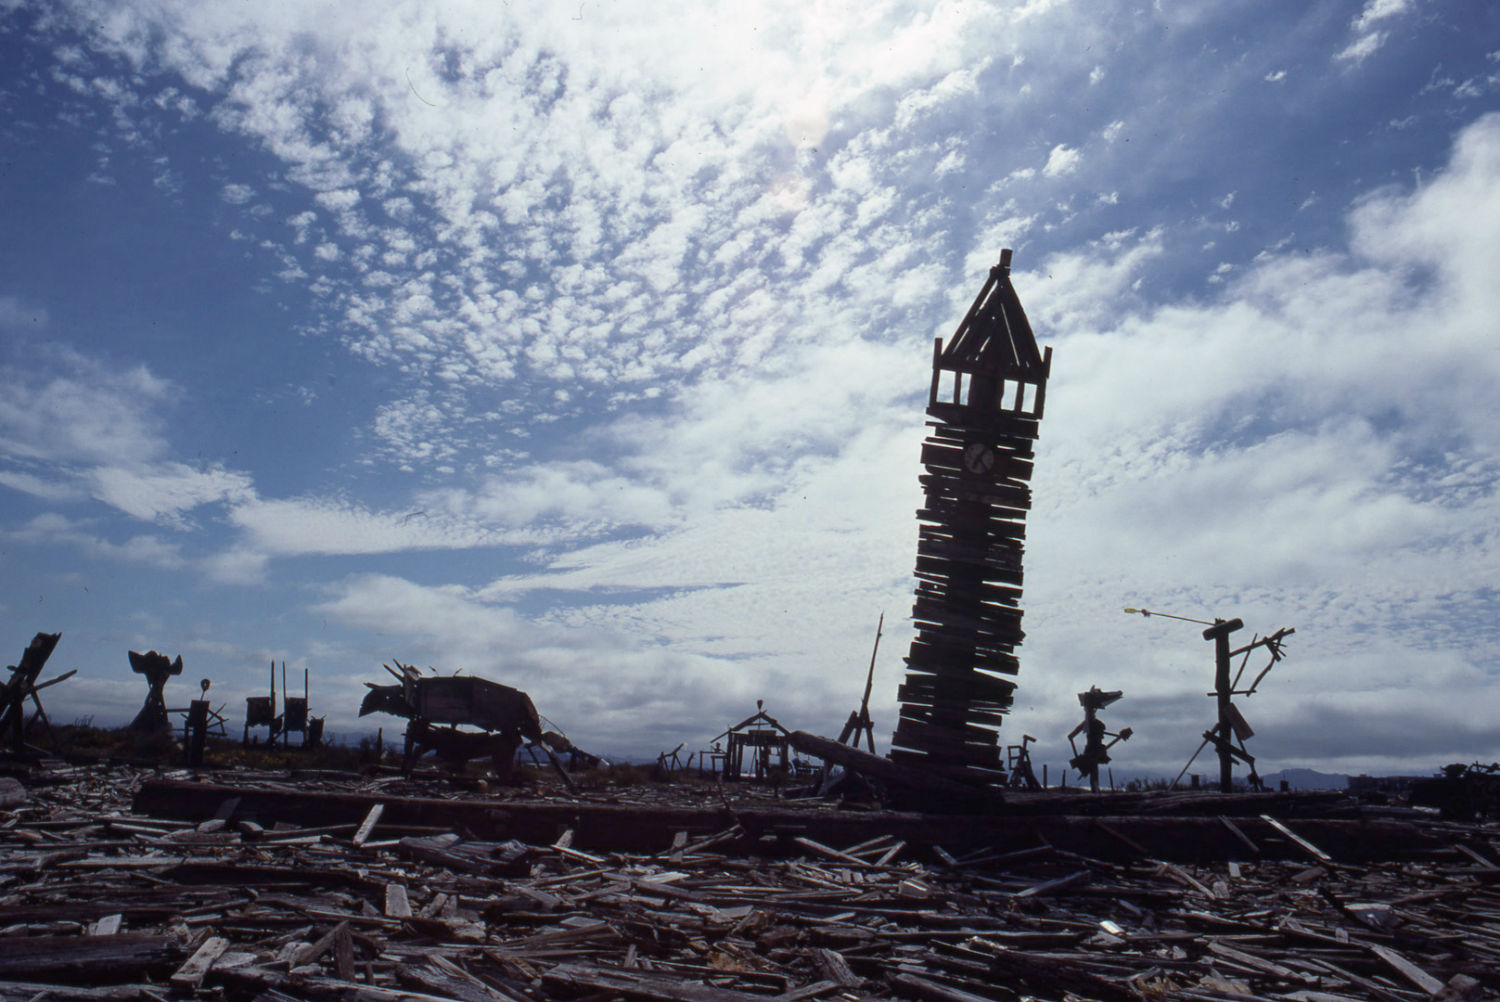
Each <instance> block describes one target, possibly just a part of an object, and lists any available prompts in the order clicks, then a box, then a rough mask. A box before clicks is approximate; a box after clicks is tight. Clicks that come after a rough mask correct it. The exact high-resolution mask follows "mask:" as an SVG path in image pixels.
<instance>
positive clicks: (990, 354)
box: [890, 250, 1052, 784]
mask: <svg viewBox="0 0 1500 1002" xmlns="http://www.w3.org/2000/svg"><path fill="white" fill-rule="evenodd" d="M1010 258H1011V252H1010V251H1009V250H1005V251H1003V252H1001V255H1000V263H999V264H998V265H996V266H995V267H993V268H991V269H990V274H989V278H988V280H987V281H986V282H985V284H984V288H983V289H981V290H980V292H979V295H978V296H977V297H976V298H975V300H974V303H973V305H972V306H970V307H969V312H968V314H967V315H966V316H965V317H964V319H963V321H962V322H961V323H960V324H959V325H958V329H957V330H956V331H954V333H953V336H952V337H951V338H949V339H948V343H947V344H946V345H944V343H943V340H942V339H941V338H938V339H937V342H936V344H935V345H934V347H933V359H932V388H931V392H930V394H929V397H928V404H927V416H928V418H929V421H928V426H929V427H930V428H931V432H930V433H929V435H928V437H927V440H926V441H925V442H924V443H923V444H922V465H923V466H924V467H925V472H924V473H923V474H922V476H921V478H920V480H921V483H922V487H923V490H924V492H925V498H926V503H925V504H924V506H923V508H922V509H921V510H920V511H918V512H917V517H918V519H919V520H920V521H921V527H920V533H919V539H918V543H917V565H916V578H917V587H916V603H915V604H914V605H913V607H912V615H913V617H914V619H915V620H916V628H917V633H916V636H915V638H914V639H913V640H912V644H911V649H910V652H909V653H908V655H907V657H906V666H907V674H906V681H905V684H904V685H902V686H901V689H900V692H899V694H898V695H899V699H900V700H901V720H900V723H899V725H898V726H897V728H896V733H895V735H894V736H893V738H892V742H891V743H892V748H891V753H890V754H891V758H892V759H893V760H895V761H898V762H903V763H905V764H910V765H920V766H924V767H928V768H931V769H934V770H936V771H938V772H942V773H944V774H947V775H950V776H953V777H954V778H961V779H967V780H970V781H975V782H979V783H984V784H989V783H996V782H1000V781H1003V779H1004V771H1003V766H1002V762H1003V759H1002V757H1001V749H1000V747H999V744H998V733H997V732H996V730H995V728H997V727H999V725H1000V723H1001V721H1002V719H1003V715H1004V714H1005V712H1006V711H1007V710H1008V709H1009V708H1010V705H1011V701H1012V692H1013V690H1014V689H1015V682H1013V681H1012V680H1011V678H1010V676H1013V675H1015V674H1016V671H1017V669H1018V667H1019V663H1018V661H1017V659H1016V655H1015V648H1016V645H1018V644H1019V643H1020V642H1021V639H1022V637H1023V636H1024V634H1023V632H1022V630H1021V606H1020V599H1021V556H1022V549H1023V546H1022V540H1023V539H1024V538H1025V535H1026V526H1025V519H1026V512H1027V511H1028V510H1029V509H1030V508H1031V491H1030V488H1029V487H1028V486H1027V481H1028V480H1029V479H1030V477H1031V470H1032V458H1033V454H1032V443H1033V442H1034V441H1035V440H1036V437H1037V430H1038V423H1039V422H1040V420H1041V417H1042V409H1043V406H1044V404H1045V402H1046V391H1047V375H1048V372H1049V370H1050V368H1051V364H1052V349H1051V348H1048V349H1046V351H1045V352H1043V351H1040V350H1039V349H1038V348H1037V343H1036V338H1035V336H1034V335H1033V334H1032V331H1031V324H1030V322H1029V321H1028V320H1027V319H1026V311H1025V310H1023V309H1022V308H1021V301H1020V299H1019V298H1017V296H1016V291H1015V288H1014V287H1013V286H1012V285H1011V281H1010Z"/></svg>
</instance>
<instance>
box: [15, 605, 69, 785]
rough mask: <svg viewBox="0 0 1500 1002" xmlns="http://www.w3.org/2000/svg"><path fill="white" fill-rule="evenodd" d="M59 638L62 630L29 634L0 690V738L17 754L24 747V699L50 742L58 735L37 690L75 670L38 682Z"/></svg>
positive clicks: (66, 677) (54, 746)
mask: <svg viewBox="0 0 1500 1002" xmlns="http://www.w3.org/2000/svg"><path fill="white" fill-rule="evenodd" d="M61 639H62V634H61V633H38V634H37V635H36V636H35V637H33V638H32V641H31V644H30V645H29V646H28V647H27V648H26V651H25V653H23V654H22V655H21V663H20V664H19V665H10V666H9V670H10V678H9V679H8V680H6V683H5V688H4V691H3V693H0V741H3V742H5V743H7V744H8V745H9V746H10V749H11V751H12V752H13V753H14V754H16V755H22V754H24V753H25V751H26V724H27V721H26V703H27V702H28V701H30V702H31V703H32V704H33V705H34V706H35V707H36V713H35V715H34V716H33V717H32V720H33V721H35V720H40V721H41V722H42V723H43V725H45V726H46V728H47V735H48V737H50V738H51V739H52V746H53V748H57V735H56V734H55V733H54V732H53V730H52V721H50V720H48V719H47V711H46V710H45V709H43V708H42V700H41V697H40V696H38V695H37V693H39V692H41V691H42V690H43V689H45V688H47V686H49V685H56V684H57V683H59V682H61V681H63V680H64V679H68V678H72V677H73V676H74V675H75V674H77V669H76V668H75V669H72V670H70V671H67V672H64V673H63V674H61V675H58V676H57V677H56V678H49V679H48V680H47V681H45V682H40V683H39V682H37V678H38V677H39V676H40V675H41V674H42V669H43V668H44V667H45V666H46V664H47V659H48V658H49V657H51V656H52V651H53V649H55V648H56V647H57V642H58V641H59V640H61Z"/></svg>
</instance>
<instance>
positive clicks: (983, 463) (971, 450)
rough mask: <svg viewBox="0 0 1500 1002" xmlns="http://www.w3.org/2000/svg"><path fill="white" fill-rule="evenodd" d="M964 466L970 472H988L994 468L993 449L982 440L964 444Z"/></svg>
mask: <svg viewBox="0 0 1500 1002" xmlns="http://www.w3.org/2000/svg"><path fill="white" fill-rule="evenodd" d="M964 468H965V469H966V470H968V471H969V472H970V473H989V472H990V471H991V470H993V469H994V468H995V450H994V449H991V448H990V447H989V446H987V445H985V444H984V443H983V442H970V443H969V444H968V445H966V446H964Z"/></svg>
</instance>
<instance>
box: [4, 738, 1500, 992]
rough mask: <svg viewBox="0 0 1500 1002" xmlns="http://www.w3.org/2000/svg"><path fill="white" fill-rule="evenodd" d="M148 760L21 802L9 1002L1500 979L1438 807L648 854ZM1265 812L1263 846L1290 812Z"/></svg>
mask: <svg viewBox="0 0 1500 1002" xmlns="http://www.w3.org/2000/svg"><path fill="white" fill-rule="evenodd" d="M138 780H139V777H138V776H136V775H134V774H132V773H130V772H128V771H119V770H117V771H114V772H106V771H104V770H102V769H87V770H85V769H67V768H62V769H54V770H53V771H52V772H51V773H50V774H41V775H34V776H31V777H28V779H27V782H26V784H25V786H26V790H25V793H24V796H21V797H16V796H12V797H11V798H10V799H9V803H8V804H7V806H6V807H4V808H3V809H0V924H3V927H0V1002H10V1000H23V999H26V1000H30V999H49V1000H67V999H102V998H110V999H120V998H124V999H142V1000H144V999H161V998H165V997H167V996H168V995H169V994H170V995H173V996H176V997H179V998H188V997H201V998H215V999H222V1000H228V1002H239V1000H252V999H254V1000H266V1002H273V1000H279V1002H285V1000H288V999H291V1000H296V999H309V1000H333V999H341V1000H343V999H350V1000H352V999H360V1000H391V1002H394V1000H399V999H410V1000H419V999H460V1000H493V1002H551V1000H574V999H584V1000H589V1002H607V1000H611V999H622V1000H624V999H629V1000H637V1002H639V1000H645V1002H758V1000H759V1002H797V1000H804V999H808V1000H820V1002H836V1000H845V1002H854V1000H861V999H895V998H901V999H911V1000H921V1002H1019V1000H1023V999H1043V1000H1056V1002H1062V1000H1064V999H1093V1000H1100V1002H1116V1000H1127V999H1143V1000H1153V999H1156V1000H1185V1002H1186V1000H1191V1002H1227V1000H1256V999H1278V1000H1289V1002H1342V1000H1348V999H1372V1000H1380V1002H1419V1000H1423V999H1428V998H1439V999H1443V1000H1445V1002H1450V1000H1458V999H1463V1000H1478V999H1482V998H1492V997H1494V992H1495V990H1496V988H1497V987H1500V974H1497V971H1500V869H1497V865H1496V863H1497V860H1500V852H1497V846H1496V841H1495V832H1494V829H1493V828H1482V827H1478V826H1472V825H1471V826H1461V825H1452V824H1444V823H1440V822H1436V821H1430V820H1419V821H1414V822H1412V824H1413V825H1416V826H1418V827H1420V828H1421V830H1422V832H1423V834H1424V835H1425V839H1423V840H1418V842H1419V843H1420V844H1421V845H1422V846H1424V847H1425V848H1422V849H1420V850H1412V851H1400V847H1394V846H1393V847H1392V849H1393V851H1392V852H1391V853H1388V854H1387V856H1388V858H1389V859H1390V861H1386V862H1374V863H1365V864H1360V865H1356V864H1354V863H1351V862H1347V861H1346V859H1345V858H1341V856H1340V854H1339V853H1338V852H1336V851H1335V852H1330V851H1329V849H1330V848H1331V847H1332V844H1331V843H1330V844H1329V845H1327V846H1319V845H1315V844H1314V843H1313V842H1312V840H1311V839H1308V838H1307V837H1306V835H1305V834H1303V833H1304V832H1305V831H1308V830H1312V829H1313V827H1314V826H1313V825H1312V824H1311V823H1310V822H1307V821H1302V820H1294V821H1292V822H1290V823H1288V822H1287V821H1285V820H1282V819H1275V820H1277V821H1278V824H1280V826H1281V827H1282V828H1283V829H1285V831H1286V833H1287V834H1286V836H1280V837H1284V838H1287V839H1290V838H1291V837H1292V836H1295V837H1296V839H1297V842H1290V841H1289V842H1287V843H1286V844H1287V845H1288V846H1289V847H1290V848H1291V849H1293V850H1294V851H1295V853H1296V855H1297V856H1300V858H1295V857H1294V858H1288V859H1282V860H1271V859H1268V858H1265V856H1264V855H1262V854H1261V853H1260V852H1259V851H1258V850H1257V851H1252V850H1251V849H1248V848H1245V847H1244V845H1243V843H1241V842H1239V841H1238V840H1231V842H1230V843H1229V844H1232V845H1234V846H1236V847H1238V848H1240V849H1242V850H1243V851H1240V852H1237V853H1236V856H1235V857H1234V858H1233V859H1229V860H1221V861H1217V862H1214V863H1211V864H1203V865H1198V864H1189V863H1173V862H1169V861H1166V860H1161V859H1156V858H1151V857H1148V856H1146V855H1144V854H1140V853H1136V852H1134V850H1131V849H1130V848H1129V846H1128V845H1126V844H1125V843H1123V842H1121V841H1119V840H1118V839H1116V838H1114V837H1112V835H1111V834H1110V833H1108V832H1101V833H1100V835H1099V837H1100V838H1102V839H1104V840H1107V844H1111V845H1113V846H1114V847H1115V848H1116V849H1118V850H1119V852H1118V854H1117V855H1115V856H1113V857H1111V858H1101V857H1099V856H1093V855H1088V854H1083V853H1078V852H1073V851H1068V850H1064V849H1061V848H1057V847H1055V846H1054V845H1052V844H1050V843H1046V842H1041V841H1037V842H1036V843H1035V844H1032V845H1027V846H1021V847H1017V846H1014V845H1011V844H1005V845H992V846H986V847H982V848H979V849H976V850H973V851H958V850H954V851H950V850H949V849H948V848H945V847H944V846H942V845H939V844H927V845H918V844H912V843H909V842H906V841H903V840H901V839H899V838H896V837H894V836H892V835H890V834H888V833H885V832H882V831H881V824H880V819H881V817H882V812H870V816H869V820H868V824H867V826H866V835H865V837H863V838H860V839H859V840H857V841H847V842H844V843H840V844H829V843H827V842H825V841H821V840H819V839H815V838H810V837H807V836H805V835H800V834H796V833H794V832H788V833H787V834H786V837H784V838H777V839H774V840H773V839H772V838H771V837H770V836H761V837H759V838H757V839H753V840H749V844H747V840H746V839H745V838H744V837H743V835H744V833H743V832H742V831H741V830H739V829H738V828H737V826H736V825H735V824H734V823H733V822H732V821H731V822H730V823H729V824H728V825H727V826H726V827H725V829H724V830H721V831H717V832H701V833H696V832H685V831H671V830H670V829H664V830H663V831H662V833H661V839H660V843H661V844H660V849H659V851H658V852H655V853H624V852H617V851H610V850H608V849H604V848H600V847H597V846H591V847H590V849H589V850H588V851H584V850H581V849H577V848H574V845H573V842H574V838H573V830H572V829H571V828H564V829H563V830H561V831H558V832H556V833H555V834H554V835H553V836H552V837H551V838H550V840H548V841H543V842H536V843H526V842H521V841H518V840H515V839H508V840H493V839H491V840H486V839H480V838H476V837H474V835H473V832H469V831H467V830H451V831H450V830H441V826H431V827H427V828H422V827H418V826H414V825H411V824H407V823H404V822H403V823H400V824H396V823H392V822H389V821H387V820H385V819H388V818H390V817H391V816H392V811H391V809H390V807H391V806H393V805H394V804H395V802H396V798H397V794H396V791H395V790H394V789H393V788H392V787H391V786H390V785H388V784H381V783H380V782H379V781H372V780H364V779H361V778H359V777H352V776H351V777H347V778H345V779H342V780H339V779H335V778H326V777H325V778H322V779H319V780H313V781H307V780H303V781H300V783H298V784H296V785H300V786H302V787H308V786H311V787H313V788H315V789H326V790H329V791H334V790H342V791H345V792H347V791H350V790H360V789H362V790H364V791H366V792H370V793H378V794H379V795H380V796H381V797H382V798H384V799H383V800H382V803H384V804H386V805H387V809H386V810H383V811H375V810H367V811H366V812H365V813H363V814H362V815H356V816H355V817H356V818H360V817H362V821H360V820H355V821H353V822H350V823H346V824H328V825H322V826H318V827H313V826H310V825H302V826H300V827H290V826H287V825H286V824H284V823H278V822H277V820H276V819H275V818H274V817H273V816H270V815H268V814H265V813H262V814H261V815H260V816H259V818H258V820H252V819H250V818H247V817H244V816H243V813H242V812H243V807H242V804H243V803H248V802H251V798H250V796H249V792H250V791H249V789H248V788H247V791H246V792H247V795H246V797H245V798H244V799H243V800H240V799H239V798H231V799H230V800H226V801H225V803H224V804H223V805H222V807H221V809H219V810H216V811H206V812H204V814H203V817H202V818H201V819H200V820H197V821H196V822H195V821H191V820H186V821H184V820H169V819H166V818H162V817H154V816H148V815H141V814H133V813H131V811H130V809H129V807H128V803H129V801H128V798H129V796H130V793H131V790H132V787H133V786H134V785H135V784H136V783H137V782H138ZM225 781H226V779H225V777H220V779H219V782H220V783H223V782H225ZM184 785H186V784H184ZM268 787H270V788H273V789H284V790H288V791H289V790H291V789H293V788H294V785H293V784H292V783H289V782H285V781H282V782H280V783H274V784H273V783H267V782H265V780H264V777H262V780H261V782H259V783H258V784H257V788H258V789H260V790H265V789H266V788H268ZM13 792H14V791H13ZM742 796H749V794H739V793H737V794H735V797H736V798H739V797H742ZM611 797H612V798H613V799H615V800H617V801H618V800H625V801H630V800H637V802H638V803H639V804H640V809H641V811H642V812H651V811H660V810H661V808H662V804H661V801H662V800H663V799H670V798H669V795H667V794H663V793H660V792H644V791H643V792H641V793H639V794H638V793H636V792H635V791H626V790H621V791H617V792H615V793H613V794H611ZM261 802H262V803H267V801H265V800H264V799H263V800H262V801H261ZM725 810H726V814H731V815H732V812H733V811H736V810H738V808H737V807H736V805H735V804H733V803H730V802H727V801H726V803H725ZM664 816H669V815H664ZM1080 821H1081V822H1082V823H1084V824H1085V825H1086V824H1087V823H1088V820H1087V819H1080ZM1215 823H1217V821H1215ZM962 824H963V821H962V819H954V820H953V822H952V827H953V829H954V830H955V834H956V830H957V829H958V828H959V827H960V826H962ZM1120 824H1122V822H1119V821H1116V822H1114V823H1112V824H1111V826H1110V829H1111V831H1112V832H1113V833H1114V835H1121V834H1124V830H1123V829H1122V828H1121V827H1120ZM457 827H459V828H462V827H463V826H462V825H459V826H457ZM1250 830H1251V831H1252V832H1254V837H1255V839H1256V840H1257V842H1259V843H1263V845H1261V846H1260V847H1259V848H1267V847H1269V846H1270V844H1271V841H1272V840H1273V839H1274V838H1277V837H1279V836H1277V835H1276V834H1275V833H1276V831H1277V829H1276V828H1275V827H1271V826H1261V827H1252V828H1251V829H1250ZM1413 830H1415V828H1414V829H1413ZM772 841H774V842H775V845H774V846H772V845H771V844H770V843H771V842H772ZM1246 841H1249V839H1248V837H1247V839H1246ZM1299 843H1305V844H1299ZM954 844H956V843H953V842H950V843H949V845H950V846H952V845H954ZM1101 844H1106V842H1102V843H1101ZM1434 846H1435V847H1436V849H1435V850H1434V849H1432V848H1431V847H1434ZM757 849H759V850H763V851H773V850H774V851H776V852H778V853H780V854H779V855H776V856H766V855H757V854H755V852H754V850H757ZM1314 850H1316V851H1314Z"/></svg>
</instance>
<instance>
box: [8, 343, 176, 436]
mask: <svg viewBox="0 0 1500 1002" xmlns="http://www.w3.org/2000/svg"><path fill="white" fill-rule="evenodd" d="M48 355H49V357H47V358H45V359H43V360H41V361H40V363H39V364H37V365H33V366H28V367H27V368H26V369H24V370H23V369H21V368H19V367H17V366H3V367H0V380H3V382H4V383H5V385H7V386H8V387H9V392H7V393H6V394H4V395H3V396H0V455H8V456H11V457H14V458H18V459H25V460H34V459H45V460H48V461H53V462H56V461H63V462H68V461H85V462H120V461H126V462H130V461H144V460H148V459H151V458H154V457H155V456H157V455H158V454H159V453H160V452H161V451H162V448H163V442H162V439H161V432H160V425H159V423H158V422H157V421H156V419H155V418H154V417H152V416H151V411H152V409H153V407H154V406H155V405H157V404H159V403H161V402H162V401H163V400H165V398H166V395H167V391H168V388H169V384H168V383H167V382H166V381H164V380H162V379H159V378H157V377H156V376H154V375H152V374H151V372H150V371H149V370H148V369H147V368H146V367H144V366H139V365H137V366H127V367H118V366H115V365H110V364H107V363H104V362H100V361H97V360H94V359H90V358H86V357H84V356H82V355H79V354H77V353H76V352H70V351H66V350H59V351H53V352H49V353H48ZM48 363H50V364H48Z"/></svg>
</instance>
